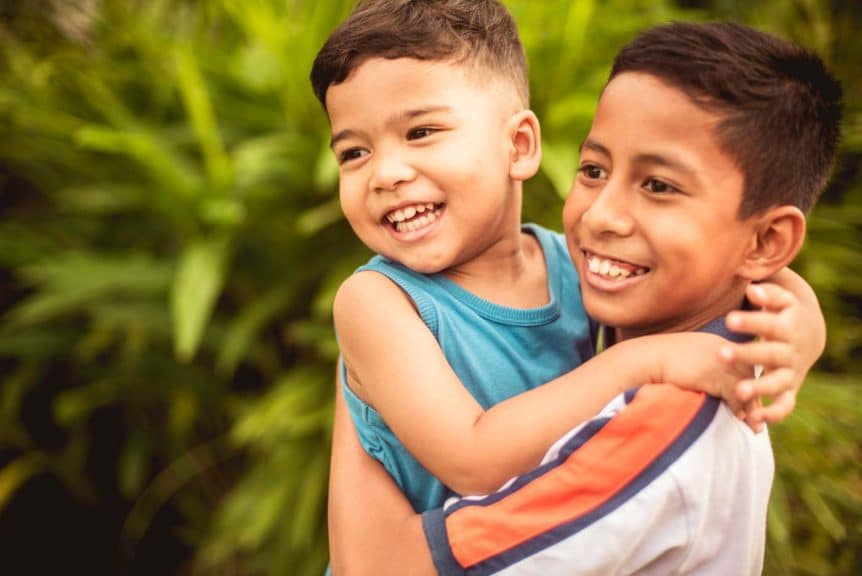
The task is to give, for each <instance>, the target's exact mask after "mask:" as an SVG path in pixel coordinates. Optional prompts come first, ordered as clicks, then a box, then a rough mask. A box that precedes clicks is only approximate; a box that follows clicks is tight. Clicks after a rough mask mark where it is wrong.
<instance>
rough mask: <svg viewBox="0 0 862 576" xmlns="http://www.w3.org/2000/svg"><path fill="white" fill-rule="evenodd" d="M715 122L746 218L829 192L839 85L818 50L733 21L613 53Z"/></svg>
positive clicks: (675, 27) (674, 31)
mask: <svg viewBox="0 0 862 576" xmlns="http://www.w3.org/2000/svg"><path fill="white" fill-rule="evenodd" d="M625 72H642V73H646V74H650V75H652V76H655V77H657V78H658V79H660V80H661V81H663V82H665V83H666V84H668V85H669V86H672V87H674V88H677V89H679V90H681V91H682V92H684V93H685V94H687V95H688V96H689V97H690V98H691V99H692V101H694V102H695V103H696V104H698V105H699V106H701V107H703V108H704V109H706V110H709V111H712V112H714V113H717V114H718V115H719V116H720V120H719V122H718V124H717V126H716V136H717V138H718V142H719V146H720V147H721V149H722V151H724V152H725V153H726V154H728V155H729V156H730V157H731V158H732V159H733V160H734V162H735V163H736V165H737V167H738V168H739V169H740V170H741V171H742V173H743V175H744V177H745V189H744V192H743V197H742V204H741V205H740V208H739V215H740V217H742V218H745V217H748V216H751V215H752V214H756V213H759V212H761V211H763V210H765V209H767V208H770V207H772V206H777V205H786V204H791V205H795V206H797V207H798V208H800V209H801V210H802V211H803V212H806V213H807V212H808V211H809V210H810V209H811V207H812V206H813V205H814V203H815V202H816V201H817V198H818V197H819V195H820V193H821V192H822V191H823V189H824V188H825V187H826V182H827V180H828V178H829V174H830V172H831V170H832V166H833V163H834V158H835V152H836V148H837V146H838V140H839V138H840V123H841V115H842V103H841V85H840V83H839V82H838V81H837V80H836V79H835V78H834V77H833V76H832V75H831V74H830V73H829V71H828V70H827V69H826V66H825V64H824V63H823V61H822V60H821V59H820V57H819V56H817V55H816V54H815V53H813V52H811V51H809V50H806V49H804V48H802V47H800V46H798V45H796V44H793V43H791V42H788V41H786V40H782V39H780V38H777V37H775V36H771V35H769V34H766V33H764V32H761V31H758V30H755V29H753V28H750V27H747V26H742V25H739V24H735V23H731V22H716V23H708V24H694V23H681V22H675V23H672V24H667V25H663V26H658V27H655V28H652V29H650V30H647V31H645V32H643V33H642V34H640V35H639V36H637V37H636V38H635V39H634V40H633V41H631V42H630V43H629V44H627V45H626V46H625V47H624V48H623V49H622V50H621V51H620V53H619V54H618V55H617V57H616V59H615V60H614V65H613V68H612V70H611V74H610V78H609V79H608V82H610V81H611V80H612V79H613V78H614V77H616V76H618V75H619V74H623V73H625Z"/></svg>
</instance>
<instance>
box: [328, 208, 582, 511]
mask: <svg viewBox="0 0 862 576" xmlns="http://www.w3.org/2000/svg"><path fill="white" fill-rule="evenodd" d="M523 229H524V231H525V232H528V233H531V234H533V235H534V236H535V237H536V238H537V240H538V241H539V243H540V244H541V246H542V250H543V252H544V255H545V264H546V267H547V272H548V274H547V277H548V292H549V294H550V302H549V303H548V304H547V305H545V306H542V307H540V308H529V309H517V308H508V307H505V306H500V305H497V304H494V303H493V302H489V301H487V300H483V299H482V298H479V297H477V296H475V295H473V294H471V293H470V292H467V291H466V290H464V289H463V288H461V287H460V286H458V285H457V284H455V283H454V282H452V281H451V280H449V279H448V278H446V277H445V276H443V275H442V274H433V275H424V274H420V273H417V272H414V271H412V270H410V269H408V268H406V267H404V266H402V265H401V264H398V263H397V262H393V261H391V260H387V259H386V258H383V257H382V256H375V257H374V258H372V259H371V260H370V261H369V262H368V263H367V264H366V265H364V266H362V267H360V268H359V269H357V272H358V271H364V270H374V271H376V272H379V273H381V274H384V275H385V276H386V277H388V278H389V279H390V280H392V281H393V282H395V283H396V284H397V285H398V286H399V287H401V289H402V290H404V292H405V293H406V294H407V295H408V296H409V297H410V298H411V299H412V300H413V302H414V304H415V306H416V309H417V310H418V311H419V314H420V315H421V317H422V320H423V321H424V322H425V324H426V325H427V326H428V328H429V329H430V330H431V332H432V333H433V334H434V336H435V337H436V338H437V341H438V342H439V343H440V347H441V349H442V350H443V352H444V354H445V355H446V358H447V359H448V361H449V364H450V365H451V366H452V368H453V369H454V371H455V373H456V374H457V375H458V377H459V378H460V380H461V382H462V383H463V384H464V386H465V387H466V388H467V389H468V390H469V391H470V393H471V394H472V395H473V396H474V397H475V398H476V400H477V401H478V402H479V404H480V405H482V407H483V408H485V409H488V408H490V407H491V406H493V405H494V404H497V403H499V402H502V401H503V400H505V399H507V398H510V397H512V396H515V395H516V394H519V393H521V392H525V391H527V390H530V389H532V388H535V387H536V386H539V385H540V384H544V383H545V382H548V381H550V380H553V379H554V378H556V377H557V376H560V375H562V374H564V373H566V372H569V371H570V370H572V369H574V368H576V367H578V366H579V365H580V364H581V363H582V362H584V361H585V360H587V359H589V358H590V357H591V356H592V355H593V350H594V349H595V347H594V338H595V335H596V332H597V330H596V327H595V325H594V324H592V323H591V322H590V321H589V319H588V318H587V315H586V312H585V311H584V307H583V304H582V302H581V294H580V289H579V283H578V277H577V274H576V272H575V268H574V266H573V265H572V263H571V260H570V259H569V255H568V251H567V250H566V243H565V240H564V238H563V236H562V235H561V234H558V233H555V232H551V231H549V230H546V229H544V228H542V227H539V226H537V225H534V224H525V225H524V226H523ZM341 381H342V384H343V383H344V382H346V379H345V367H344V366H343V363H342V366H341ZM342 388H343V390H344V396H345V400H346V401H347V406H348V408H349V410H350V415H351V417H352V418H353V422H354V425H355V426H356V430H357V433H358V436H359V440H360V442H361V443H362V446H363V447H364V448H365V450H366V451H367V452H368V453H369V454H370V455H371V456H373V457H374V458H376V459H377V460H379V461H380V462H382V463H383V466H384V467H385V468H386V470H388V471H389V473H390V474H391V475H392V477H393V478H394V479H395V481H396V482H397V483H398V486H399V487H400V488H401V490H402V491H403V492H404V494H405V495H406V496H407V498H408V499H409V500H410V502H411V504H412V505H413V508H414V509H415V510H416V511H417V512H424V511H425V510H429V509H432V508H436V507H439V506H441V505H442V504H443V502H444V501H445V499H446V498H448V497H449V496H451V495H453V494H454V493H453V492H452V491H451V490H449V489H448V488H447V487H446V486H444V485H443V484H442V483H441V482H440V481H439V480H437V479H436V478H435V477H434V476H432V475H431V474H430V473H429V472H428V471H427V470H426V469H425V468H424V467H423V466H422V465H421V464H420V463H419V462H418V461H417V460H416V459H415V458H413V456H411V454H410V453H409V452H408V451H407V449H406V448H405V447H404V445H403V444H402V443H401V441H400V440H398V438H397V437H396V436H395V434H393V432H392V430H391V429H390V428H389V426H387V425H386V422H384V421H383V419H382V418H381V417H380V415H379V414H378V413H377V411H376V410H374V408H372V407H371V406H369V405H368V404H366V403H365V402H363V401H362V400H361V399H360V398H359V397H358V396H356V394H354V393H353V392H352V391H351V390H350V388H349V387H348V386H346V385H343V386H342Z"/></svg>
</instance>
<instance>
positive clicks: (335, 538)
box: [328, 386, 435, 576]
mask: <svg viewBox="0 0 862 576" xmlns="http://www.w3.org/2000/svg"><path fill="white" fill-rule="evenodd" d="M337 388H338V391H337V396H336V403H335V422H334V429H333V442H332V466H331V471H330V482H329V511H328V513H329V550H330V562H331V567H332V573H333V576H353V575H366V574H367V575H373V576H378V575H380V576H385V575H387V574H393V575H394V574H398V575H401V574H410V575H415V576H424V575H428V576H432V575H433V574H435V570H434V567H433V564H432V562H431V555H430V551H429V550H428V546H427V544H426V542H425V536H424V533H423V531H422V524H421V516H419V515H418V514H416V513H415V512H414V511H413V509H412V507H411V506H410V503H409V502H408V501H407V499H406V498H405V497H404V496H403V495H402V494H401V492H400V490H399V489H398V486H396V484H395V482H394V481H393V480H392V478H391V477H390V476H389V474H387V473H386V471H385V470H384V469H383V467H382V466H381V465H380V464H379V463H378V462H377V461H375V460H373V459H372V458H371V457H370V456H368V454H366V453H365V452H364V451H363V450H362V447H361V446H360V444H359V439H358V438H357V436H356V432H355V430H354V429H353V423H352V422H351V420H350V415H349V414H348V412H347V407H346V405H345V404H344V399H343V397H342V395H341V390H340V386H337Z"/></svg>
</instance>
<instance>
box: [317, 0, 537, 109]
mask: <svg viewBox="0 0 862 576" xmlns="http://www.w3.org/2000/svg"><path fill="white" fill-rule="evenodd" d="M373 57H382V58H390V59H395V58H415V59H417V60H441V61H444V60H452V61H458V62H462V61H463V62H464V63H466V64H470V65H476V66H479V67H480V68H484V69H486V70H489V71H491V72H493V73H496V74H499V75H501V76H502V77H504V78H510V79H511V80H512V82H513V84H514V86H515V88H516V89H517V91H518V95H519V97H520V98H521V101H522V102H523V104H524V105H525V106H526V105H528V102H529V98H530V95H529V84H528V79H527V58H526V55H525V53H524V48H523V46H522V45H521V40H520V38H519V37H518V29H517V27H516V25H515V22H514V21H513V20H512V17H511V15H510V14H509V12H508V11H507V10H506V8H505V6H503V5H502V4H500V2H497V1H496V0H365V1H364V2H362V3H361V4H359V6H358V7H357V8H356V9H355V10H354V11H353V13H352V14H351V15H350V16H349V17H348V18H347V20H345V21H344V22H343V23H342V24H341V25H340V26H339V27H338V28H336V29H335V31H334V32H333V33H332V35H330V37H329V39H328V40H327V41H326V44H324V45H323V48H321V49H320V52H319V53H318V54H317V57H316V58H315V60H314V65H313V67H312V69H311V84H312V86H313V88H314V93H315V95H316V96H317V99H318V100H320V102H321V104H323V107H324V108H326V91H327V90H328V89H329V87H330V86H331V85H333V84H338V83H340V82H343V81H344V80H345V79H346V78H347V77H348V76H349V75H350V73H351V72H352V71H353V70H355V69H356V68H357V67H358V66H359V65H360V64H362V63H363V62H364V61H365V60H367V59H368V58H373Z"/></svg>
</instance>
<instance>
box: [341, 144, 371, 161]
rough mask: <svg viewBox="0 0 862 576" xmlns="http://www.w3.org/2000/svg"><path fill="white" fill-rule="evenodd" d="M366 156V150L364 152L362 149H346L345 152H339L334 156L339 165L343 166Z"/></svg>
mask: <svg viewBox="0 0 862 576" xmlns="http://www.w3.org/2000/svg"><path fill="white" fill-rule="evenodd" d="M367 154H368V150H365V149H364V148H347V149H346V150H342V151H341V152H339V153H338V154H337V155H336V156H337V158H338V163H339V164H345V163H347V162H350V161H351V160H356V159H358V158H362V157H363V156H365V155H367Z"/></svg>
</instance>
